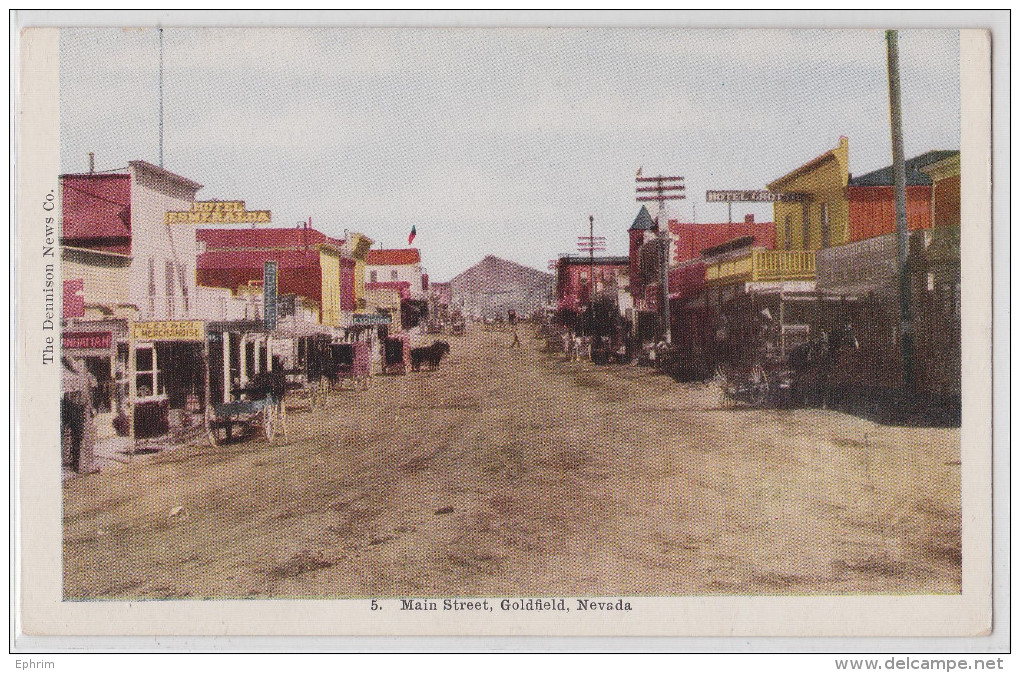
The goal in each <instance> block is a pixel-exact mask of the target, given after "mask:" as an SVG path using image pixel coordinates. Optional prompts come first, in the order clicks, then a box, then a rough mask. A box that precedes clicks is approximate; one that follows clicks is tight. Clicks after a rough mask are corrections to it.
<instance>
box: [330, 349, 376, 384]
mask: <svg viewBox="0 0 1020 673" xmlns="http://www.w3.org/2000/svg"><path fill="white" fill-rule="evenodd" d="M329 348H330V351H331V355H332V358H331V361H332V367H331V370H332V371H331V376H330V382H331V383H332V384H333V385H334V386H336V387H340V388H342V387H343V384H344V381H350V382H351V386H352V387H354V388H368V382H369V378H370V377H371V357H370V351H369V346H368V344H367V343H366V342H364V341H355V342H353V343H334V344H330V347H329Z"/></svg>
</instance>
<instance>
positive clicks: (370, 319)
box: [353, 313, 392, 325]
mask: <svg viewBox="0 0 1020 673" xmlns="http://www.w3.org/2000/svg"><path fill="white" fill-rule="evenodd" d="M390 322H392V319H391V318H390V316H388V315H386V314H385V313H355V314H354V316H353V324H355V325H389V324H390Z"/></svg>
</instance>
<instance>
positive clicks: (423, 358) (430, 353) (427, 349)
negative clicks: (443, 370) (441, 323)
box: [411, 341, 450, 372]
mask: <svg viewBox="0 0 1020 673" xmlns="http://www.w3.org/2000/svg"><path fill="white" fill-rule="evenodd" d="M449 352H450V344H448V343H446V342H445V341H435V342H433V343H432V345H431V346H422V347H421V348H412V349H411V369H412V370H413V371H416V372H417V371H420V370H421V366H422V365H423V364H428V366H429V369H431V370H433V371H435V370H436V369H439V362H440V361H441V360H442V359H443V356H444V355H446V354H447V353H449Z"/></svg>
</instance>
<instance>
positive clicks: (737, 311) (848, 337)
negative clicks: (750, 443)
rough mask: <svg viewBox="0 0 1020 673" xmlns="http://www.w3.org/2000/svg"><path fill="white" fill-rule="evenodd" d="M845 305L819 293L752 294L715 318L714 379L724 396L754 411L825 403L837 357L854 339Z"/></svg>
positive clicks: (843, 301)
mask: <svg viewBox="0 0 1020 673" xmlns="http://www.w3.org/2000/svg"><path fill="white" fill-rule="evenodd" d="M845 303H846V302H845V300H844V299H842V298H840V297H834V296H831V295H824V294H822V293H817V292H782V291H778V292H763V293H748V294H744V295H740V296H738V297H735V298H734V299H731V300H730V301H729V302H727V303H726V304H725V305H724V306H723V310H722V312H721V313H719V314H718V316H717V322H716V334H715V341H716V343H715V360H716V377H717V380H718V381H719V384H720V387H721V388H722V392H723V394H724V396H725V397H726V398H728V399H730V400H735V401H739V402H743V403H745V404H748V405H751V406H760V405H762V404H764V403H766V402H773V403H779V404H789V403H790V402H793V401H804V402H812V401H821V400H824V398H825V396H826V395H827V391H828V388H829V385H830V379H831V378H832V376H833V373H834V370H835V369H836V366H837V356H838V354H839V353H840V352H841V350H842V349H843V348H844V347H845V346H851V347H854V346H855V345H856V337H855V336H854V334H853V328H852V327H851V325H850V323H849V322H848V321H846V319H845V317H844V316H845V311H844V310H841V309H842V308H843V307H844V306H845Z"/></svg>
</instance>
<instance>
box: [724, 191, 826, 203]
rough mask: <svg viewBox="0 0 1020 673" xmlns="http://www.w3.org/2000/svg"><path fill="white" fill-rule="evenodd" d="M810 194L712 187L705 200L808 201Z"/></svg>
mask: <svg viewBox="0 0 1020 673" xmlns="http://www.w3.org/2000/svg"><path fill="white" fill-rule="evenodd" d="M807 200H808V195H807V194H803V193H800V192H770V191H769V190H767V189H710V190H708V191H707V192H705V201H706V202H708V203H734V202H738V201H739V202H745V201H754V202H763V203H776V202H782V203H787V202H797V201H807Z"/></svg>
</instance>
